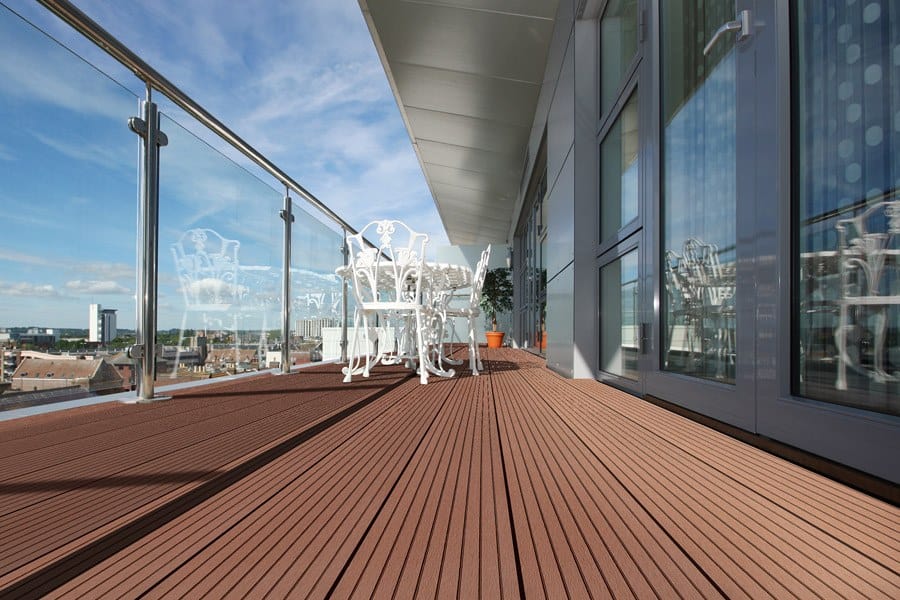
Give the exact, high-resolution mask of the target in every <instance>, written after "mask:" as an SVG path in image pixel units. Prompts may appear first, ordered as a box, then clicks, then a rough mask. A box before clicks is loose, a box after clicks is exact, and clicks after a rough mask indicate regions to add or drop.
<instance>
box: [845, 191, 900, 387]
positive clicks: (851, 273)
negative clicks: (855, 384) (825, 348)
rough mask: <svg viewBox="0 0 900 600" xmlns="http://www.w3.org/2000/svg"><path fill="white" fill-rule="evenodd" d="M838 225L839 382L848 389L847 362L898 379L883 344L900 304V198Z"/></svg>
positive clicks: (885, 378)
mask: <svg viewBox="0 0 900 600" xmlns="http://www.w3.org/2000/svg"><path fill="white" fill-rule="evenodd" d="M835 228H836V229H837V232H838V259H839V263H838V269H839V272H840V297H839V300H838V305H839V307H840V316H839V320H838V326H837V329H836V330H835V336H834V337H835V344H836V345H837V347H838V372H837V378H836V381H835V387H836V388H837V389H839V390H845V389H847V367H848V366H849V367H850V368H852V369H854V370H856V371H859V372H862V373H864V374H866V375H868V376H869V377H871V378H872V379H873V380H875V381H877V382H882V383H883V382H885V381H893V380H896V379H897V377H896V375H892V374H889V373H888V372H887V371H886V370H885V361H884V351H885V348H884V345H885V338H886V334H887V329H888V321H889V319H888V316H889V311H891V310H893V311H896V307H897V306H898V305H900V264H898V262H900V235H898V234H900V201H898V200H892V201H884V202H878V203H876V204H873V205H871V206H869V207H867V208H866V209H865V210H863V212H861V213H860V214H858V215H857V216H855V217H853V218H850V219H841V220H840V221H838V223H837V225H836V226H835ZM891 307H894V308H893V309H892V308H891ZM870 319H871V321H870ZM869 323H871V326H872V335H873V336H874V347H873V349H872V350H873V355H872V359H871V367H870V368H866V367H864V366H863V364H862V363H863V360H862V358H863V357H862V354H863V349H862V348H861V347H860V346H861V343H860V341H861V338H863V337H864V335H862V333H861V332H862V331H863V330H865V329H866V327H867V325H868V324H869ZM851 341H852V342H853V343H855V344H856V345H857V348H856V350H857V351H856V352H855V354H856V356H853V355H852V354H851V352H850V348H849V346H850V344H851Z"/></svg>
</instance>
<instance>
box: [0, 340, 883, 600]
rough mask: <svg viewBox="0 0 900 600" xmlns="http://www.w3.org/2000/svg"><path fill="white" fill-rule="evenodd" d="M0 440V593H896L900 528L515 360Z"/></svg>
mask: <svg viewBox="0 0 900 600" xmlns="http://www.w3.org/2000/svg"><path fill="white" fill-rule="evenodd" d="M485 358H486V361H485V363H486V364H485V366H486V367H487V370H488V373H487V374H486V375H484V376H480V377H471V376H470V375H469V374H468V373H463V374H462V375H461V376H458V377H456V378H453V379H449V380H435V381H433V382H432V383H430V384H429V385H427V386H422V385H419V383H418V380H417V379H416V378H412V377H410V375H409V372H407V371H404V370H400V369H396V368H391V367H379V368H378V369H376V370H375V371H373V374H372V377H370V378H369V379H362V378H360V379H358V380H356V381H354V382H353V383H352V384H342V383H340V381H341V375H340V374H339V368H340V365H321V366H317V367H314V368H311V369H305V370H304V371H302V372H301V373H296V374H293V375H285V376H269V375H264V376H259V377H254V378H247V379H242V380H239V381H234V382H228V383H221V384H215V385H211V386H206V387H203V388H192V389H189V390H184V391H182V392H180V393H178V394H176V397H175V399H174V400H172V401H168V402H161V403H155V404H149V405H136V406H135V405H121V404H115V403H109V404H102V405H96V406H91V407H84V408H79V409H74V410H70V411H60V412H56V413H50V414H45V415H40V416H35V417H30V418H27V419H23V420H18V421H16V422H14V423H11V422H7V423H0V440H2V442H0V494H2V496H3V502H2V506H3V511H2V513H3V514H2V516H0V595H9V596H15V597H18V598H28V597H40V596H44V595H49V596H51V597H73V598H74V597H79V598H83V597H97V596H99V595H102V594H107V595H110V596H116V597H124V596H129V597H131V596H139V595H142V594H146V595H147V596H148V597H160V596H172V597H175V596H190V597H216V598H218V597H223V596H234V597H263V596H272V597H276V596H288V595H293V596H295V597H300V596H303V597H325V596H328V595H332V596H334V597H347V596H350V595H356V596H360V597H370V596H379V597H381V596H389V595H399V596H404V597H406V596H412V595H416V596H420V597H462V598H476V597H483V598H499V597H516V598H518V597H522V596H526V597H551V598H561V597H566V596H569V597H588V596H591V597H596V596H615V597H627V596H640V597H650V596H654V595H655V596H659V597H675V596H682V597H691V598H695V597H719V596H730V597H738V596H743V597H753V598H761V597H765V596H775V597H789V596H795V597H816V596H818V597H885V598H897V597H900V509H898V508H897V507H896V506H892V505H889V504H887V503H885V502H882V501H879V500H876V499H874V498H872V497H870V496H867V495H865V494H863V493H861V492H858V491H856V490H853V489H851V488H848V487H846V486H844V485H841V484H838V483H835V482H834V481H832V480H829V479H827V478H824V477H822V476H819V475H817V474H815V473H812V472H810V471H808V470H805V469H803V468H801V467H799V466H797V465H794V464H792V463H788V462H786V461H783V460H781V459H779V458H776V457H774V456H772V455H771V454H768V453H766V452H763V451H761V450H758V449H756V448H753V447H750V446H747V445H745V444H743V443H741V442H739V441H736V440H735V439H733V438H730V437H727V436H725V435H723V434H720V433H718V432H715V431H712V430H709V429H707V428H705V427H704V426H702V425H700V424H698V423H696V422H693V421H690V420H687V419H685V418H683V417H681V416H679V415H676V414H674V413H671V412H669V411H666V410H663V409H661V408H659V407H656V406H654V405H652V404H650V403H647V402H644V401H642V400H640V399H637V398H635V397H633V396H630V395H628V394H626V393H623V392H620V391H618V390H615V389H613V388H610V387H608V386H605V385H603V384H601V383H598V382H596V381H590V380H566V379H562V378H560V377H558V376H556V375H555V374H553V373H552V372H550V371H549V370H547V369H546V368H545V367H543V361H542V360H540V359H539V358H536V357H534V356H532V355H530V354H527V353H525V352H522V351H515V350H507V349H502V350H498V351H491V350H488V351H486V352H485Z"/></svg>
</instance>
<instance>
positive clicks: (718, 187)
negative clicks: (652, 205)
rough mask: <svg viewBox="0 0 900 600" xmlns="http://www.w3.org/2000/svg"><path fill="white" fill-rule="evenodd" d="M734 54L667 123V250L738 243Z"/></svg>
mask: <svg viewBox="0 0 900 600" xmlns="http://www.w3.org/2000/svg"><path fill="white" fill-rule="evenodd" d="M735 102H736V97H735V54H734V51H733V50H732V51H731V52H729V53H728V55H727V56H725V57H724V58H723V59H722V60H721V61H720V62H719V63H718V65H716V67H715V69H713V71H712V72H711V73H710V74H709V76H708V77H707V78H706V79H705V80H704V81H703V83H702V84H701V85H700V86H699V87H698V88H697V89H696V90H695V92H694V93H693V94H692V95H691V96H690V97H689V98H688V99H687V100H686V101H685V102H684V104H683V105H682V106H681V108H680V109H679V110H678V111H677V112H676V113H675V115H674V116H673V117H672V119H671V120H670V121H669V122H668V123H667V124H666V127H665V134H664V144H665V151H664V153H663V156H664V193H665V211H664V218H665V247H666V249H669V250H673V251H675V252H676V253H680V252H681V249H682V246H683V244H684V242H685V241H686V240H688V239H689V238H692V237H694V238H698V239H700V240H701V241H703V242H706V243H713V244H715V245H716V246H718V248H719V250H720V251H725V250H727V249H732V251H731V252H730V256H727V255H723V256H720V260H721V262H723V263H724V262H728V261H729V260H734V253H733V248H734V243H735V236H736V233H735V231H736V230H735V214H736V212H735V207H736V205H735V195H736V183H735V160H736V157H735V141H736V129H735V118H736V117H735Z"/></svg>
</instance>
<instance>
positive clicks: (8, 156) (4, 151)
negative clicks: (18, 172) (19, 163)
mask: <svg viewBox="0 0 900 600" xmlns="http://www.w3.org/2000/svg"><path fill="white" fill-rule="evenodd" d="M0 160H7V161H12V160H16V157H15V155H13V153H12V150H10V149H9V148H7V147H6V146H4V145H3V144H0Z"/></svg>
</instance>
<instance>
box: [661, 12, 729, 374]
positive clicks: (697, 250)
mask: <svg viewBox="0 0 900 600" xmlns="http://www.w3.org/2000/svg"><path fill="white" fill-rule="evenodd" d="M661 11H662V12H663V18H662V78H663V86H662V106H663V115H662V117H663V127H664V131H663V161H662V162H663V164H662V167H663V173H662V188H663V189H662V196H663V198H662V227H663V256H662V259H663V270H664V273H663V282H664V285H665V290H664V291H665V295H664V305H663V309H662V310H663V321H664V324H665V326H664V327H663V331H662V338H663V344H662V352H663V357H662V360H663V365H664V368H665V369H667V370H670V371H676V372H679V373H684V374H687V375H692V376H694V377H701V378H705V379H715V380H717V381H722V382H724V383H734V378H735V364H736V346H735V333H736V332H735V327H736V318H735V316H736V315H735V281H736V278H735V272H736V253H735V250H736V240H737V230H736V214H737V213H736V209H737V205H736V195H737V188H736V153H735V144H736V139H737V128H736V112H735V102H736V99H737V98H736V93H735V52H734V47H733V41H732V39H731V38H729V39H727V40H723V41H722V42H720V43H719V44H717V45H716V46H715V47H714V50H713V52H711V53H710V55H709V56H704V55H703V46H704V44H705V43H706V40H708V39H709V38H710V37H711V36H712V35H713V32H715V30H716V28H717V27H718V26H719V25H720V24H721V23H723V22H725V21H727V20H728V19H729V18H733V15H734V3H733V2H723V1H709V0H707V1H704V0H693V1H690V0H683V1H676V0H673V1H672V2H665V3H662V5H661Z"/></svg>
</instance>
